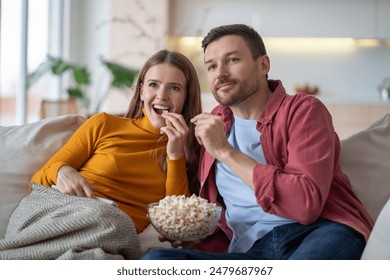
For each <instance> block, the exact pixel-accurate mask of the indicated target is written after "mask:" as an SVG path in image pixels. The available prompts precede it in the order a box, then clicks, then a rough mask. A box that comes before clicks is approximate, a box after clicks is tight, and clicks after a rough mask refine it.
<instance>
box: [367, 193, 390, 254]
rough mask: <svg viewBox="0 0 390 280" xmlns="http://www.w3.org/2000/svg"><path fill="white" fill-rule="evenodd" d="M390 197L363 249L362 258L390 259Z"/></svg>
mask: <svg viewBox="0 0 390 280" xmlns="http://www.w3.org/2000/svg"><path fill="white" fill-rule="evenodd" d="M389 244H390V199H389V200H388V201H387V203H386V204H385V206H384V207H383V209H382V211H381V212H380V214H379V216H378V218H377V220H376V222H375V225H374V228H373V230H372V232H371V235H370V237H369V238H368V241H367V245H366V247H365V249H364V251H363V254H362V257H361V259H362V260H388V259H390V245H389Z"/></svg>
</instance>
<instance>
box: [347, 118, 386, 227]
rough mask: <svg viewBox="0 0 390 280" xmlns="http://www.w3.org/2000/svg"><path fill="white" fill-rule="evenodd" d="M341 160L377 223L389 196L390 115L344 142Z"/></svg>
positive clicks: (354, 188) (360, 197)
mask: <svg viewBox="0 0 390 280" xmlns="http://www.w3.org/2000/svg"><path fill="white" fill-rule="evenodd" d="M340 161H341V166H342V168H343V170H344V172H345V173H346V174H347V175H348V176H349V178H350V180H351V183H352V187H353V190H354V191H355V193H356V194H357V196H358V197H359V199H360V200H361V201H362V202H363V204H364V205H365V207H366V209H367V211H368V213H369V214H370V216H371V218H372V219H373V220H374V221H375V220H376V218H377V217H378V214H379V212H380V211H381V209H382V208H383V206H384V205H385V203H386V202H387V200H388V199H389V197H390V114H387V115H385V116H384V117H383V118H381V119H379V120H378V121H377V122H375V123H374V124H372V125H371V126H370V127H368V128H367V129H366V130H363V131H360V132H358V133H356V134H354V135H352V136H350V137H348V138H346V139H344V140H342V141H341V158H340Z"/></svg>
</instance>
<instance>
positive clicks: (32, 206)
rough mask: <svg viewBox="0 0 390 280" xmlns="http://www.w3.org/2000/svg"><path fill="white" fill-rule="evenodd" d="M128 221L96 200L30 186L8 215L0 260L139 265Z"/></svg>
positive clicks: (133, 232) (136, 244)
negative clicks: (129, 261)
mask: <svg viewBox="0 0 390 280" xmlns="http://www.w3.org/2000/svg"><path fill="white" fill-rule="evenodd" d="M140 254H141V248H140V244H139V240H138V236H137V232H136V229H135V226H134V224H133V222H132V220H131V219H130V218H129V217H128V216H127V215H126V214H125V213H124V212H123V211H121V210H120V209H118V208H117V207H114V206H111V205H109V204H106V203H104V202H101V201H98V200H96V199H90V198H82V197H77V196H70V195H64V194H61V193H60V192H58V191H56V190H53V189H51V188H47V187H44V186H41V185H37V184H33V185H32V192H31V194H29V195H28V196H26V197H25V198H24V199H23V200H22V201H21V202H20V204H19V206H18V207H17V208H16V209H15V210H14V212H13V214H12V215H11V218H10V221H9V225H8V228H7V232H6V236H5V239H3V240H0V259H14V260H15V259H38V260H44V259H45V260H46V259H138V258H139V257H140Z"/></svg>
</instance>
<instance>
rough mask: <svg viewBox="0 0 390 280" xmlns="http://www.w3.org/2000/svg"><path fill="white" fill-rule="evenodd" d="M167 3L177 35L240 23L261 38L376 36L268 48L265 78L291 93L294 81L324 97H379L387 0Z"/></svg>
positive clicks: (385, 58) (389, 32)
mask: <svg viewBox="0 0 390 280" xmlns="http://www.w3.org/2000/svg"><path fill="white" fill-rule="evenodd" d="M171 4H172V8H171V13H172V16H171V17H170V18H171V21H170V32H171V34H174V35H176V36H204V35H205V34H206V33H207V32H208V31H209V29H210V28H212V27H215V26H219V25H223V24H232V23H245V24H249V25H251V26H253V27H254V28H255V29H256V30H258V31H259V33H260V34H261V35H262V36H263V38H264V39H267V38H275V37H285V38H296V37H307V38H313V37H319V38H327V37H331V38H333V37H336V38H354V39H361V38H375V39H378V40H379V42H380V43H381V46H378V47H358V46H355V47H351V48H349V49H348V50H330V49H329V50H327V49H322V50H320V51H319V50H316V49H313V50H312V51H307V50H302V51H296V50H294V51H292V50H289V48H288V46H286V47H285V48H284V50H283V51H280V50H275V49H272V48H271V47H269V46H268V45H267V48H268V53H269V55H270V58H271V71H270V75H269V76H270V78H275V79H281V80H282V81H283V82H284V85H285V87H286V89H287V90H288V91H289V92H290V93H293V91H294V90H293V89H294V85H295V84H305V83H309V84H313V85H317V86H318V87H319V88H320V94H319V96H321V97H324V98H331V99H335V98H336V99H337V98H339V99H340V100H343V101H344V100H350V101H351V102H354V101H358V102H364V101H370V102H372V101H378V102H380V101H381V100H380V97H379V96H380V95H379V92H378V89H377V88H378V86H379V84H380V83H381V81H382V80H383V79H384V78H386V77H389V76H390V43H389V42H390V41H389V38H390V1H389V0H328V1H320V0H240V1H234V0H186V1H181V0H172V1H171ZM386 40H387V41H386ZM286 44H288V43H286Z"/></svg>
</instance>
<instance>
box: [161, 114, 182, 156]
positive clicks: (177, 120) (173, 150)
mask: <svg viewBox="0 0 390 280" xmlns="http://www.w3.org/2000/svg"><path fill="white" fill-rule="evenodd" d="M161 116H162V117H163V118H164V119H165V121H166V124H167V125H166V126H164V127H162V128H161V131H162V132H163V133H165V134H166V135H167V136H168V145H167V156H168V157H169V158H170V159H178V158H181V157H182V156H184V145H185V143H186V138H187V135H188V131H189V128H188V126H187V124H186V122H185V120H184V118H183V116H182V115H180V114H177V113H166V114H163V115H161Z"/></svg>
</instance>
